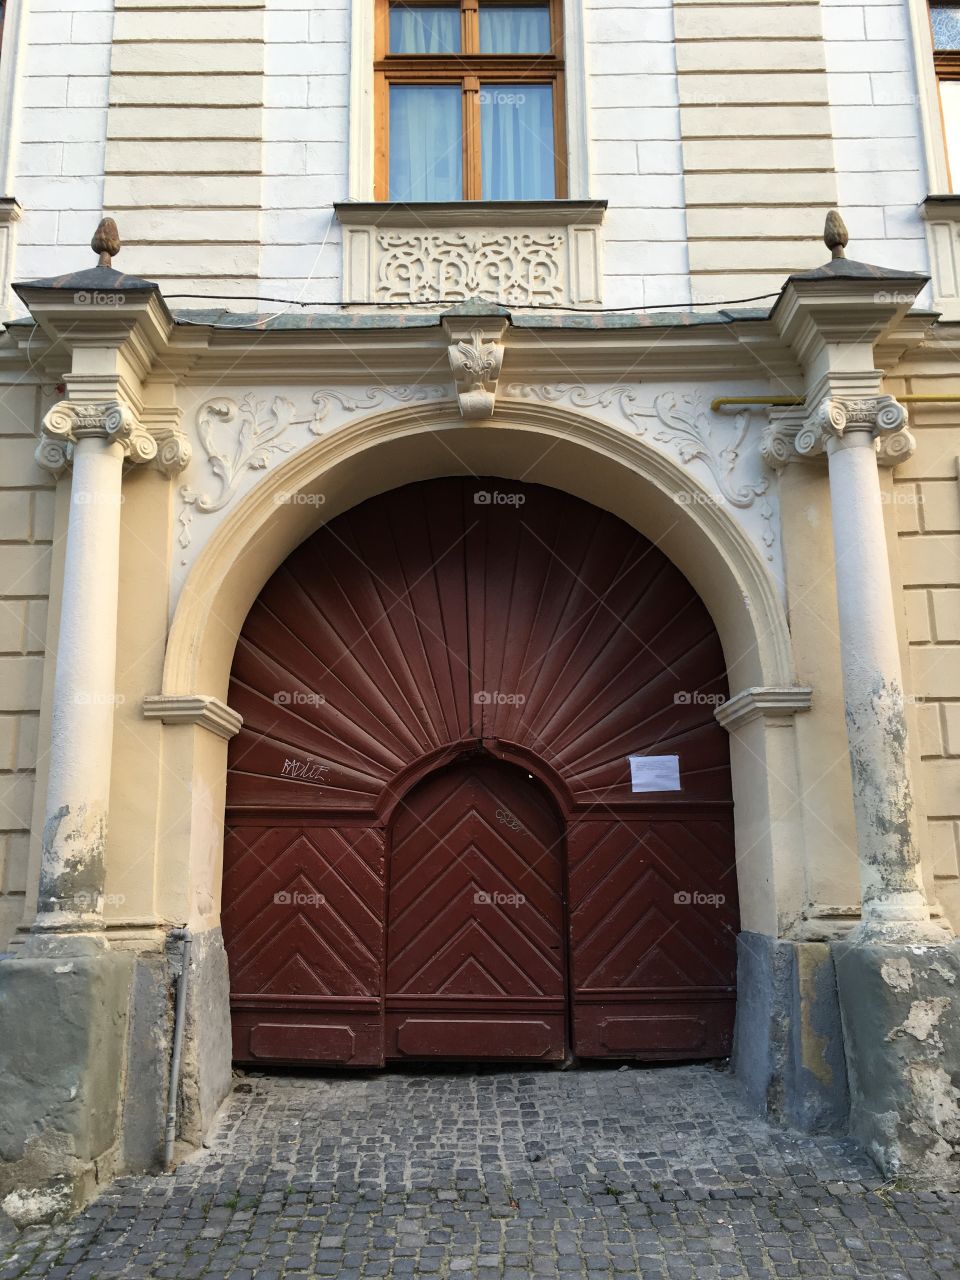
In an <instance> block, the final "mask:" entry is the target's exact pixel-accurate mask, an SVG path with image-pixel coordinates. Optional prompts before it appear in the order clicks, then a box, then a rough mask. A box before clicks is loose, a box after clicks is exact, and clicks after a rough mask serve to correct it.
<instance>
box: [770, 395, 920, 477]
mask: <svg viewBox="0 0 960 1280" xmlns="http://www.w3.org/2000/svg"><path fill="white" fill-rule="evenodd" d="M854 432H858V433H859V432H863V433H865V434H868V435H869V436H870V438H871V439H872V440H873V441H875V442H876V443H877V457H878V461H879V462H881V463H883V464H884V465H886V466H893V465H895V464H896V463H897V462H903V461H905V460H906V459H907V458H909V457H910V455H911V454H912V453H913V450H914V448H915V446H916V441H915V440H914V437H913V435H912V434H911V432H910V431H909V430H908V429H907V411H906V409H905V408H904V407H903V405H902V404H900V403H899V402H898V401H897V400H895V399H894V398H893V396H888V395H879V396H836V395H828V396H824V398H823V399H822V400H821V401H820V402H819V404H818V405H817V407H816V408H815V409H814V411H813V413H811V414H810V415H809V417H807V418H806V419H805V421H804V422H803V423H802V424H801V426H800V428H799V430H798V431H797V434H796V438H795V439H794V448H795V449H796V451H797V453H798V454H799V455H800V457H803V458H813V457H817V456H818V455H819V454H822V453H826V452H827V451H828V449H829V448H830V446H831V444H832V443H833V442H835V441H840V440H843V439H845V438H848V437H849V436H850V435H851V433H854Z"/></svg>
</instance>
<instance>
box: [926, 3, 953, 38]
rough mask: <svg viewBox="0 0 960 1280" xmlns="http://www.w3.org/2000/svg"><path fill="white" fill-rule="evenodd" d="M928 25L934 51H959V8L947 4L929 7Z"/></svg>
mask: <svg viewBox="0 0 960 1280" xmlns="http://www.w3.org/2000/svg"><path fill="white" fill-rule="evenodd" d="M930 25H931V26H932V27H933V47H934V48H935V49H960V8H958V7H957V6H956V5H949V4H945V5H931V7H930Z"/></svg>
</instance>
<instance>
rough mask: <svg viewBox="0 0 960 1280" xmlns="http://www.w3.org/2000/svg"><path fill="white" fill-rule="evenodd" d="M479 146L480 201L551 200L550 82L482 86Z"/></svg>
mask: <svg viewBox="0 0 960 1280" xmlns="http://www.w3.org/2000/svg"><path fill="white" fill-rule="evenodd" d="M480 146H481V152H480V164H481V173H482V177H483V198H484V200H552V199H553V197H554V195H555V194H556V183H555V176H554V175H555V157H554V147H553V89H552V87H551V86H550V85H548V84H483V85H481V86H480Z"/></svg>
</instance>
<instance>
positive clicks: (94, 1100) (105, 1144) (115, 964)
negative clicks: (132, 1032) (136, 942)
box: [0, 934, 135, 1225]
mask: <svg viewBox="0 0 960 1280" xmlns="http://www.w3.org/2000/svg"><path fill="white" fill-rule="evenodd" d="M31 941H32V940H31ZM24 951H25V954H21V955H19V956H17V957H16V958H13V957H6V958H4V959H3V960H0V1024H2V1025H3V1027H4V1028H5V1033H4V1035H3V1036H2V1037H0V1078H2V1080H3V1082H4V1084H3V1089H2V1091H0V1208H2V1209H3V1211H4V1212H6V1213H7V1214H8V1215H9V1216H10V1217H11V1218H13V1220H14V1221H15V1222H17V1223H18V1225H25V1224H27V1223H29V1222H41V1221H49V1220H52V1219H54V1218H58V1217H63V1216H67V1215H69V1214H70V1213H71V1212H73V1211H75V1210H76V1209H78V1208H79V1207H80V1206H81V1205H83V1204H84V1203H85V1202H86V1201H87V1200H88V1199H89V1198H90V1197H91V1196H92V1195H94V1194H95V1193H96V1190H97V1188H98V1186H100V1185H101V1184H102V1183H103V1182H104V1181H106V1180H108V1179H109V1178H111V1177H112V1176H113V1175H114V1173H115V1172H116V1171H117V1169H118V1166H119V1163H120V1150H119V1143H118V1139H119V1118H120V1089H119V1081H121V1080H122V1078H123V1074H124V1051H125V1046H126V1034H127V1014H128V1008H129V1003H130V984H131V977H132V974H133V969H134V964H135V957H134V956H132V955H125V954H124V953H122V952H115V951H111V950H109V949H108V948H107V947H106V945H105V943H104V942H103V940H102V939H96V938H89V937H81V936H80V935H76V936H71V937H68V938H65V939H63V940H62V941H61V940H58V939H57V938H56V937H55V936H54V935H50V934H47V935H44V938H43V942H42V945H41V946H40V947H37V948H33V947H31V949H30V951H27V949H26V948H25V949H24ZM38 951H39V952H40V953H39V954H38V953H37V952H38Z"/></svg>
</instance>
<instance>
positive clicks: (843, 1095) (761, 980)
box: [733, 932, 849, 1133]
mask: <svg viewBox="0 0 960 1280" xmlns="http://www.w3.org/2000/svg"><path fill="white" fill-rule="evenodd" d="M733 1069H734V1072H735V1074H736V1075H737V1077H738V1078H739V1080H740V1083H741V1087H742V1088H743V1090H744V1092H745V1093H746V1095H747V1097H748V1098H749V1100H750V1102H751V1103H752V1104H753V1105H754V1106H755V1107H756V1108H757V1109H758V1110H759V1111H761V1112H762V1114H764V1115H768V1116H770V1117H771V1118H774V1119H777V1120H781V1121H783V1122H785V1123H787V1124H791V1125H793V1126H795V1127H796V1128H798V1129H802V1130H803V1131H804V1132H806V1133H831V1132H832V1133H841V1132H845V1130H846V1125H847V1118H848V1112H849V1097H848V1092H847V1077H846V1064H845V1060H844V1051H843V1036H842V1031H841V1022H840V1007H839V1001H838V998H837V988H836V979H835V974H834V966H833V959H832V957H831V954H830V948H829V946H827V944H826V943H822V942H790V941H784V940H782V939H777V938H771V937H768V936H767V935H765V934H760V933H748V932H744V933H741V934H740V937H739V938H738V940H737V1025H736V1031H735V1034H734V1047H733Z"/></svg>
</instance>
